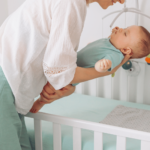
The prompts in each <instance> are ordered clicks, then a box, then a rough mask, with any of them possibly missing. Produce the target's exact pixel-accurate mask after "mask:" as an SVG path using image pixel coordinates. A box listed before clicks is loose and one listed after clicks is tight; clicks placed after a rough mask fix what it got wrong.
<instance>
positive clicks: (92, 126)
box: [26, 112, 150, 142]
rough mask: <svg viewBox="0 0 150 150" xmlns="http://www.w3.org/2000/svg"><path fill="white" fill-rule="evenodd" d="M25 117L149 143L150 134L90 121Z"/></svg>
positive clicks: (31, 115) (46, 116) (47, 116)
mask: <svg viewBox="0 0 150 150" xmlns="http://www.w3.org/2000/svg"><path fill="white" fill-rule="evenodd" d="M26 117H30V118H34V119H38V120H43V121H48V122H54V123H58V124H61V125H67V126H72V127H77V128H81V129H87V130H92V131H96V132H101V133H107V134H113V135H117V136H122V137H128V138H133V139H138V140H142V141H148V142H150V133H147V132H142V131H136V130H132V129H126V128H121V127H115V126H110V125H105V124H100V123H95V122H90V121H84V120H79V119H72V118H67V117H63V116H57V115H52V114H46V113H41V112H39V113H36V114H32V113H29V114H27V115H26Z"/></svg>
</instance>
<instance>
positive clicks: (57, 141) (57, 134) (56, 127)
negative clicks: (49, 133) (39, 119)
mask: <svg viewBox="0 0 150 150" xmlns="http://www.w3.org/2000/svg"><path fill="white" fill-rule="evenodd" d="M53 148H54V150H61V125H60V124H57V123H53Z"/></svg>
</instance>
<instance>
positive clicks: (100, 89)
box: [96, 77, 104, 97]
mask: <svg viewBox="0 0 150 150" xmlns="http://www.w3.org/2000/svg"><path fill="white" fill-rule="evenodd" d="M96 93H97V96H98V97H104V77H100V78H98V79H97V92H96Z"/></svg>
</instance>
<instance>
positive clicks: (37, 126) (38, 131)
mask: <svg viewBox="0 0 150 150" xmlns="http://www.w3.org/2000/svg"><path fill="white" fill-rule="evenodd" d="M34 130H35V149H36V150H43V145H42V125H41V120H39V119H34Z"/></svg>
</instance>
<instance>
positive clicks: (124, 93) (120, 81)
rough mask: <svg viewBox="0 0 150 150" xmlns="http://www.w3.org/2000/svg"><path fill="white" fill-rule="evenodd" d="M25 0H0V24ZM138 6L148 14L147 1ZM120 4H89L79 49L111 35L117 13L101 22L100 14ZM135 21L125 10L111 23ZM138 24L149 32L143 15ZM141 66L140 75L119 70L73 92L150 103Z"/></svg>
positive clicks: (148, 71)
mask: <svg viewBox="0 0 150 150" xmlns="http://www.w3.org/2000/svg"><path fill="white" fill-rule="evenodd" d="M23 2H24V0H0V12H1V13H0V24H1V23H2V22H3V21H4V19H5V18H6V17H7V16H8V15H10V14H11V13H12V12H13V11H15V10H16V9H17V8H18V7H19V6H20V5H21V4H22V3H23ZM139 2H140V9H141V10H142V11H143V12H144V13H146V14H147V15H150V7H149V6H150V0H139ZM127 6H128V7H135V0H127ZM122 8H123V5H120V4H115V5H114V6H112V7H109V8H108V9H107V10H103V9H102V8H101V7H100V6H99V5H98V4H97V3H93V4H91V5H90V6H89V8H88V11H87V17H86V21H85V26H84V29H83V32H82V35H81V39H80V45H79V50H80V49H81V48H83V47H84V46H86V45H87V44H88V43H89V42H92V41H94V40H97V39H99V38H101V37H102V33H103V37H108V36H109V35H110V27H109V26H110V23H111V21H112V19H113V18H114V17H115V16H116V14H114V15H111V16H110V17H108V18H107V19H105V20H104V22H103V30H102V17H103V16H104V15H106V14H108V13H110V12H112V11H115V10H121V9H122ZM134 23H135V14H133V13H126V14H125V13H124V14H123V15H121V16H120V17H119V19H118V20H117V21H116V23H115V24H114V26H119V27H123V28H124V27H126V26H129V25H133V24H134ZM139 25H143V26H144V27H146V28H147V29H148V30H149V31H150V20H149V19H147V18H145V17H139ZM139 65H140V67H141V70H142V71H141V72H140V75H139V76H137V77H130V76H128V75H127V74H126V72H125V71H124V70H123V69H121V68H120V69H119V70H118V71H117V73H116V76H115V78H111V76H108V77H104V78H99V79H96V80H92V81H88V82H85V83H83V84H79V85H78V86H77V89H76V92H77V93H83V94H89V95H94V96H101V97H106V98H114V99H118V100H124V101H132V102H139V103H142V102H144V103H146V104H150V100H149V85H150V78H149V75H150V66H148V65H146V63H145V62H144V61H141V62H140V63H139Z"/></svg>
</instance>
